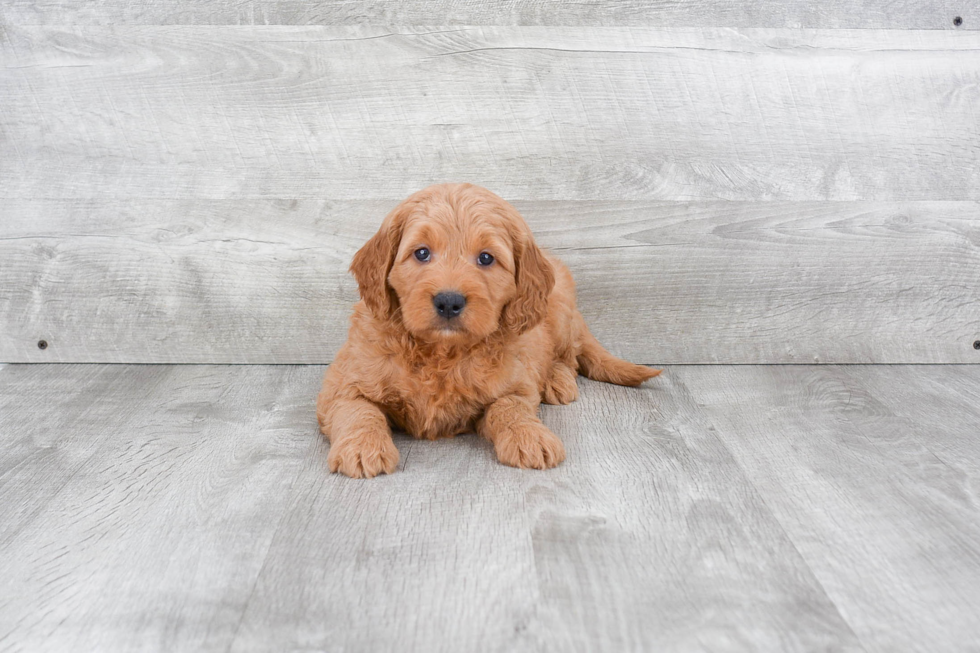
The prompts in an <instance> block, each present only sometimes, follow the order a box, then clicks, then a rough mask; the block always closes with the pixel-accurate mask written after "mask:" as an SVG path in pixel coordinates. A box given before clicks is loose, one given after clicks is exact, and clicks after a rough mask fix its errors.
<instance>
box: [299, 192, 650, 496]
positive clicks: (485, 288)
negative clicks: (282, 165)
mask: <svg viewBox="0 0 980 653" xmlns="http://www.w3.org/2000/svg"><path fill="white" fill-rule="evenodd" d="M420 247H426V248H427V249H429V250H430V251H431V260H430V261H428V262H420V261H418V260H417V259H416V258H415V257H414V252H415V251H416V250H417V249H419V248H420ZM481 252H488V253H490V254H491V255H492V256H493V257H494V258H495V260H494V262H493V263H492V264H491V265H489V266H480V265H478V264H477V257H478V256H479V255H480V253H481ZM351 272H352V273H353V274H354V277H355V278H356V279H357V283H358V288H359V290H360V294H361V301H360V302H358V303H357V304H356V305H355V306H354V313H353V315H352V317H351V326H350V332H349V334H348V339H347V342H346V343H345V344H344V346H343V347H342V348H341V349H340V351H339V352H338V353H337V357H336V359H335V360H334V362H333V364H332V365H330V367H329V368H328V369H327V372H326V375H325V377H324V379H323V389H322V390H321V392H320V395H319V397H318V399H317V419H318V421H319V423H320V429H321V431H322V432H323V433H324V435H326V436H327V437H328V438H329V440H330V453H329V456H328V465H329V467H330V470H331V471H335V472H336V471H339V472H342V473H344V474H346V475H348V476H352V477H358V478H361V477H371V476H375V475H377V474H379V473H381V472H385V473H389V474H390V473H392V472H394V471H395V468H396V467H397V465H398V449H397V448H396V447H395V445H394V442H393V441H392V439H391V426H392V425H394V426H397V427H399V428H402V429H404V430H405V431H406V432H408V433H409V434H411V435H413V436H415V437H416V438H427V439H435V438H441V437H451V436H453V435H456V434H458V433H464V432H469V431H473V430H476V431H477V432H478V433H480V435H482V436H483V437H485V438H487V439H488V440H490V441H491V442H492V443H493V445H494V449H495V451H496V453H497V458H498V459H499V460H500V461H501V462H503V463H505V464H508V465H513V466H515V467H524V468H536V469H544V468H548V467H554V466H555V465H557V464H559V463H560V462H561V461H562V460H563V459H564V458H565V449H564V446H563V445H562V442H561V440H559V439H558V437H557V436H556V435H555V434H554V433H552V432H551V431H550V430H548V428H547V427H545V426H544V425H543V424H542V423H541V421H540V420H539V419H538V417H537V410H538V405H539V404H540V403H541V401H544V402H546V403H550V404H568V403H570V402H572V401H574V400H575V399H576V398H577V397H578V387H577V385H576V376H577V374H578V373H579V372H582V373H583V374H585V375H586V376H588V377H589V378H593V379H597V380H601V381H608V382H611V383H617V384H620V385H632V386H635V385H639V384H640V383H642V382H643V381H645V380H646V379H649V378H651V377H654V376H656V375H657V374H659V373H660V371H659V370H654V369H651V368H648V367H643V366H641V365H634V364H632V363H628V362H626V361H622V360H620V359H618V358H615V357H613V356H612V355H611V354H609V353H608V352H607V351H606V350H605V349H603V347H602V345H600V344H599V342H598V341H597V340H596V339H595V338H594V337H593V336H592V334H591V333H589V330H588V328H587V327H586V325H585V322H584V320H583V319H582V316H581V314H580V313H579V312H578V310H577V309H576V307H575V285H574V283H573V281H572V276H571V274H570V273H569V271H568V268H566V267H565V265H564V264H562V263H561V262H560V261H558V260H557V259H555V258H553V257H552V256H550V255H548V254H546V253H545V252H543V251H542V250H541V249H540V248H539V247H538V246H537V245H536V244H535V242H534V238H533V237H532V235H531V232H530V229H528V226H527V224H526V223H525V221H524V219H523V218H522V217H521V215H520V214H519V213H518V212H517V210H516V209H514V207H512V206H511V205H510V204H508V203H507V202H505V201H504V200H503V199H501V198H500V197H498V196H497V195H494V194H493V193H491V192H490V191H488V190H486V189H484V188H480V187H479V186H473V185H470V184H445V185H439V186H431V187H429V188H426V189H424V190H421V191H419V192H417V193H415V194H414V195H412V196H411V197H409V198H408V199H406V200H405V201H404V202H402V203H401V204H399V205H398V206H397V207H395V209H394V210H393V211H392V212H391V213H389V214H388V216H387V217H386V218H385V220H384V222H383V223H382V225H381V228H380V229H379V230H378V233H376V234H375V235H374V236H373V237H372V238H371V239H370V240H368V242H367V243H365V245H364V246H363V247H362V248H361V249H360V251H358V252H357V254H355V256H354V260H353V262H352V263H351ZM447 291H453V292H459V293H461V294H463V295H464V296H465V297H466V307H465V308H464V309H463V312H462V313H461V314H460V316H459V317H458V318H457V319H455V320H453V321H452V322H451V323H449V322H447V321H446V320H444V319H443V318H441V317H439V316H438V314H437V313H436V311H435V308H434V306H433V303H432V298H433V297H434V296H435V295H436V294H438V293H439V292H447Z"/></svg>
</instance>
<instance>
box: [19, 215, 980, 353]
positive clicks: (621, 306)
mask: <svg viewBox="0 0 980 653" xmlns="http://www.w3.org/2000/svg"><path fill="white" fill-rule="evenodd" d="M396 203H397V202H396V200H388V201H335V202H328V201H314V200H290V201H286V200H237V201H231V200H207V201H204V200H183V201H170V200H142V201H129V200H105V201H94V200H84V201H82V200H78V201H74V200H73V201H68V200H7V201H5V202H4V210H5V215H4V221H3V223H2V224H0V276H2V278H3V283H2V284H0V334H2V336H0V360H2V361H11V362H71V361H76V362H77V361H82V362H198V363H207V362H219V363H327V362H329V361H330V360H331V359H332V356H333V353H334V352H335V351H336V350H337V348H339V346H340V345H341V344H342V342H343V341H344V339H345V338H346V332H347V319H348V315H349V313H350V309H351V306H352V305H353V303H354V302H355V301H356V299H357V290H356V286H355V284H354V281H353V279H352V278H351V277H350V275H349V274H348V273H347V267H348V265H349V262H350V259H351V257H352V255H353V253H354V252H355V251H356V250H357V249H358V248H359V247H360V246H361V245H362V244H363V243H364V242H365V241H366V240H367V238H368V237H370V235H371V234H372V233H373V232H374V230H375V229H376V227H377V225H378V224H380V221H381V218H382V217H383V216H384V214H385V213H387V212H388V210H390V208H391V207H393V206H394V205H395V204H396ZM516 205H517V207H518V209H520V210H521V211H522V213H523V214H524V215H525V216H526V217H527V219H528V221H529V223H530V224H531V226H532V228H533V230H534V231H535V233H536V236H537V239H538V241H539V243H541V244H542V245H544V246H546V247H549V248H551V250H552V251H553V252H554V253H555V254H557V255H558V256H559V257H561V258H562V259H563V260H564V261H565V262H566V263H567V264H568V265H569V266H570V267H571V269H572V271H573V274H574V276H575V278H576V281H577V283H578V296H579V306H580V308H581V310H582V312H583V314H584V315H585V317H586V319H587V321H588V323H589V324H590V325H591V328H592V330H593V331H594V332H595V333H596V334H597V336H598V337H599V339H600V340H601V341H602V342H603V343H605V344H606V345H607V346H608V347H609V349H610V350H611V351H613V352H615V353H616V354H618V355H621V356H624V357H626V358H629V359H632V360H635V361H638V362H643V363H648V364H676V363H813V362H839V363H868V362H878V363H884V362H887V363H897V362H949V363H970V362H976V361H978V360H980V352H977V351H976V350H974V349H973V347H972V343H973V341H974V340H976V339H978V338H980V312H978V310H977V306H980V286H978V284H977V270H978V269H980V205H978V203H976V202H855V203H851V202H807V203H796V202H746V203H732V202H699V203H676V202H626V201H620V202H516ZM42 338H43V339H45V340H46V341H47V342H48V345H49V346H48V348H47V349H45V350H43V351H42V350H39V349H38V347H37V342H38V340H40V339H42Z"/></svg>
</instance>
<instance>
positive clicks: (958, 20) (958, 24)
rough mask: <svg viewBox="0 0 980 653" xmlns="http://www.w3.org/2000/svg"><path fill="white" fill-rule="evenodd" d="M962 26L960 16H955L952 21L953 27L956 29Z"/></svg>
mask: <svg viewBox="0 0 980 653" xmlns="http://www.w3.org/2000/svg"><path fill="white" fill-rule="evenodd" d="M962 24H963V17H962V16H957V17H956V18H954V19H953V25H955V26H956V27H959V26H960V25H962Z"/></svg>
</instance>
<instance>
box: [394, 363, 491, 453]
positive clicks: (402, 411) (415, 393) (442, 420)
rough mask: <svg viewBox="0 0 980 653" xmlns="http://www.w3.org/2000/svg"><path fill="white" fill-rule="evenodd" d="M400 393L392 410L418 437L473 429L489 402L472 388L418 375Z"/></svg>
mask: <svg viewBox="0 0 980 653" xmlns="http://www.w3.org/2000/svg"><path fill="white" fill-rule="evenodd" d="M407 389H409V390H410V391H409V392H406V393H403V394H401V395H400V397H399V398H398V400H397V401H396V402H393V405H391V406H389V414H390V415H391V416H392V417H393V418H394V420H395V422H396V423H397V424H398V425H399V426H401V427H402V428H404V429H405V431H406V432H408V433H409V434H411V435H413V436H415V437H418V438H427V439H434V438H443V437H449V436H453V435H456V434H458V433H465V432H467V431H472V430H473V425H474V422H475V420H476V419H477V418H478V417H479V416H480V415H481V414H482V412H483V410H484V407H485V403H484V401H483V400H482V398H481V397H479V396H477V395H476V394H475V393H474V392H473V391H472V390H471V389H469V388H467V387H461V386H460V385H459V384H455V383H452V382H451V381H448V380H445V379H438V378H437V379H418V380H417V381H416V383H412V384H410V385H409V388H407Z"/></svg>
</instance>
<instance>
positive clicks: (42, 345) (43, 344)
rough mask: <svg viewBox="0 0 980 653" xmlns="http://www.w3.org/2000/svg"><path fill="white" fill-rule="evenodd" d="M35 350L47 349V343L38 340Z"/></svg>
mask: <svg viewBox="0 0 980 653" xmlns="http://www.w3.org/2000/svg"><path fill="white" fill-rule="evenodd" d="M37 348H38V349H47V348H48V341H47V340H38V341H37Z"/></svg>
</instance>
